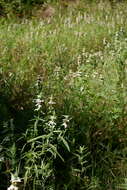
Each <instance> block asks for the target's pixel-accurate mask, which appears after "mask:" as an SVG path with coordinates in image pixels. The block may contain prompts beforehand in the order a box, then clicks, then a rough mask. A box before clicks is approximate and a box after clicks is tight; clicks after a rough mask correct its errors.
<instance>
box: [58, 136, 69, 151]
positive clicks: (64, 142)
mask: <svg viewBox="0 0 127 190" xmlns="http://www.w3.org/2000/svg"><path fill="white" fill-rule="evenodd" d="M59 139H60V140H61V141H62V142H63V144H64V145H65V147H66V148H67V150H68V151H69V152H70V147H69V145H68V143H67V141H66V140H65V139H64V138H63V137H62V136H59Z"/></svg>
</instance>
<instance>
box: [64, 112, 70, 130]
mask: <svg viewBox="0 0 127 190" xmlns="http://www.w3.org/2000/svg"><path fill="white" fill-rule="evenodd" d="M63 116H64V119H63V124H62V126H64V128H65V129H66V128H67V127H68V123H69V121H70V118H69V115H63Z"/></svg>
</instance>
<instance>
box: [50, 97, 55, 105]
mask: <svg viewBox="0 0 127 190" xmlns="http://www.w3.org/2000/svg"><path fill="white" fill-rule="evenodd" d="M48 104H49V105H54V104H55V102H54V101H53V96H50V100H49V102H48Z"/></svg>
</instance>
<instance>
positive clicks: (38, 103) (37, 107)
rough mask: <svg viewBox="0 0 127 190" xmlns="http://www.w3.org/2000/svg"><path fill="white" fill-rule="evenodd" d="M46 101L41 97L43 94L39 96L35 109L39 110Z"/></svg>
mask: <svg viewBox="0 0 127 190" xmlns="http://www.w3.org/2000/svg"><path fill="white" fill-rule="evenodd" d="M43 102H44V100H42V99H41V95H38V96H37V99H35V107H36V109H35V111H39V110H40V109H41V107H42V103H43Z"/></svg>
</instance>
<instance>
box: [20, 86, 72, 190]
mask: <svg viewBox="0 0 127 190" xmlns="http://www.w3.org/2000/svg"><path fill="white" fill-rule="evenodd" d="M34 103H35V109H34V119H33V120H32V121H31V124H30V127H29V128H28V129H27V131H26V133H25V138H26V141H27V142H26V144H25V146H24V147H23V149H22V155H23V156H22V159H23V162H24V167H25V175H24V182H25V185H26V186H27V187H29V188H32V189H33V190H35V189H43V190H45V189H54V188H55V187H54V185H55V175H54V166H53V162H54V159H56V157H59V158H60V159H61V160H62V161H63V162H64V159H63V158H62V156H61V155H60V154H59V152H58V146H59V144H61V143H62V144H63V146H64V147H65V148H66V149H67V150H68V151H70V148H69V145H68V143H67V141H66V140H65V138H64V135H65V133H66V130H67V125H68V122H69V118H68V117H67V116H63V117H64V119H62V122H60V121H58V117H57V114H56V111H55V108H54V105H55V101H54V99H53V96H52V95H51V96H50V97H49V100H48V101H47V100H45V99H44V97H43V94H42V89H41V88H40V87H39V84H37V96H36V98H35V99H34Z"/></svg>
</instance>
